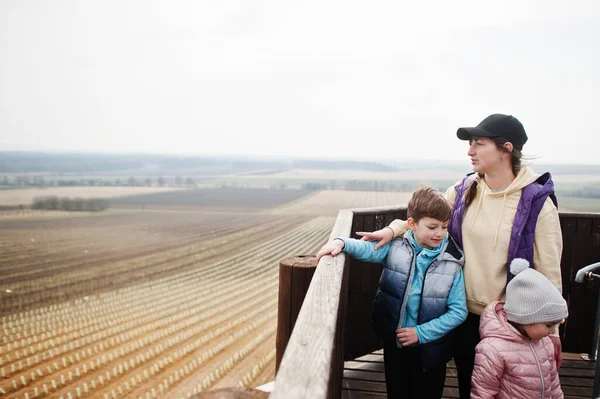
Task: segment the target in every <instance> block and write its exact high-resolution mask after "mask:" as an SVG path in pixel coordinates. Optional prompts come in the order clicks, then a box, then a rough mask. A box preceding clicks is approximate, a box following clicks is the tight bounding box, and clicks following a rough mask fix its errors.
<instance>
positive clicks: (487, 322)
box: [479, 302, 525, 342]
mask: <svg viewBox="0 0 600 399" xmlns="http://www.w3.org/2000/svg"><path fill="white" fill-rule="evenodd" d="M479 335H480V336H481V339H483V338H502V339H504V340H507V341H514V342H522V341H524V340H525V338H524V337H523V336H522V335H521V333H519V332H518V331H517V329H516V328H514V327H513V326H512V325H511V324H509V323H508V320H507V319H506V312H505V311H504V304H503V303H502V302H492V303H491V304H489V305H488V307H486V308H485V310H484V311H483V313H482V314H481V321H480V324H479Z"/></svg>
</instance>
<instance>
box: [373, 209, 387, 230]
mask: <svg viewBox="0 0 600 399" xmlns="http://www.w3.org/2000/svg"><path fill="white" fill-rule="evenodd" d="M385 214H386V213H385V212H381V213H376V214H375V230H381V229H383V228H384V227H385V226H386V224H385Z"/></svg>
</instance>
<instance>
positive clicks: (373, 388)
mask: <svg viewBox="0 0 600 399" xmlns="http://www.w3.org/2000/svg"><path fill="white" fill-rule="evenodd" d="M563 357H564V360H563V364H562V367H561V368H560V371H559V374H560V382H561V385H562V389H563V392H564V393H565V399H590V398H591V397H592V389H593V386H594V372H595V363H594V362H590V361H585V360H582V359H581V356H580V355H578V354H571V353H565V354H564V355H563ZM385 392H386V391H385V375H384V372H383V351H382V350H378V351H375V352H373V353H371V354H368V355H365V356H362V357H359V358H357V359H354V360H351V361H347V362H344V380H343V385H342V398H343V399H369V398H385V397H386V393H385ZM443 397H444V398H447V399H451V398H452V399H454V398H458V397H459V396H458V381H457V379H456V367H455V366H454V362H450V363H448V369H447V372H446V387H445V389H444V396H443Z"/></svg>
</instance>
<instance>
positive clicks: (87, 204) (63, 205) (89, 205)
mask: <svg viewBox="0 0 600 399" xmlns="http://www.w3.org/2000/svg"><path fill="white" fill-rule="evenodd" d="M109 204H110V203H109V201H108V200H106V199H103V198H79V197H77V198H70V197H57V196H55V195H51V196H47V197H35V198H34V199H33V204H31V209H47V210H60V211H71V212H100V211H103V210H105V209H107V208H108V207H109Z"/></svg>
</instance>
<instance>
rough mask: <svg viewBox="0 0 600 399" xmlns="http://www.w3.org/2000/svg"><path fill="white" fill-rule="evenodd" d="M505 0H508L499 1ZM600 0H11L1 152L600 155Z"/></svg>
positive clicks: (4, 33)
mask: <svg viewBox="0 0 600 399" xmlns="http://www.w3.org/2000/svg"><path fill="white" fill-rule="evenodd" d="M492 3H493V4H492ZM599 39H600V1H597V0H589V1H577V0H574V1H571V2H567V1H555V0H552V1H550V0H539V1H523V0H519V1H506V0H505V1H496V2H491V1H481V0H478V1H457V0H454V1H446V0H444V1H441V0H440V1H420V2H417V1H410V2H409V1H399V0H390V1H349V0H314V1H313V0H303V1H282V0H263V1H237V0H204V1H202V0H201V1H198V0H185V1H174V0H164V1H159V0H102V1H99V0H98V1H87V0H52V1H45V0H31V1H24V0H2V1H0V149H1V150H54V151H56V150H77V151H79V150H82V151H94V152H104V151H110V152H144V153H183V154H259V155H260V154H268V155H292V156H303V157H317V156H318V157H322V156H336V157H346V158H357V159H358V158H360V159H363V158H369V159H373V158H379V157H381V158H423V159H447V160H461V159H464V160H466V159H467V158H466V150H467V145H466V144H465V143H464V142H461V141H459V140H458V139H457V138H456V129H457V128H458V127H459V126H471V125H476V124H477V123H478V122H480V120H481V119H483V118H484V117H485V116H487V115H488V114H490V113H510V114H513V115H515V116H516V117H517V118H519V119H520V120H521V122H523V124H524V126H525V129H526V130H527V132H528V134H529V138H530V140H529V142H528V143H527V145H526V146H525V152H527V153H529V154H530V155H537V156H541V159H542V160H543V162H544V163H547V162H548V163H549V162H552V163H553V162H577V163H600V160H599V157H598V156H597V153H598V151H599V149H600V122H599V121H600V119H599V113H600V112H599V111H600V44H599Z"/></svg>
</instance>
